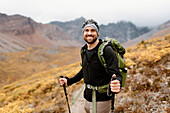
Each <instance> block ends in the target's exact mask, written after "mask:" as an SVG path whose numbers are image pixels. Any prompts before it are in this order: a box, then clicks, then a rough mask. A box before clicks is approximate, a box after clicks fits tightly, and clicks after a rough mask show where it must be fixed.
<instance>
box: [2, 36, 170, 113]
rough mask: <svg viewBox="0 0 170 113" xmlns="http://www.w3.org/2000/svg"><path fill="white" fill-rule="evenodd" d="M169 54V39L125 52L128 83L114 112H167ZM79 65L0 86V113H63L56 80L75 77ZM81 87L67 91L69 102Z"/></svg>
mask: <svg viewBox="0 0 170 113" xmlns="http://www.w3.org/2000/svg"><path fill="white" fill-rule="evenodd" d="M77 52H78V51H77ZM169 53H170V35H167V36H163V37H158V38H154V39H151V40H148V41H142V42H141V43H139V44H138V45H136V46H133V47H130V48H128V49H127V53H126V54H125V59H126V64H127V67H128V76H127V82H126V86H125V87H124V88H122V90H121V92H120V93H119V94H118V95H116V99H115V112H129V113H131V112H133V113H138V112H142V113H144V112H150V113H151V112H162V113H168V112H170V108H169V103H170V101H169V100H170V98H169V94H170V89H169V87H170V80H169V78H170V77H169V75H170V70H169V62H170V61H169V59H170V55H169ZM63 57H64V56H63ZM23 58H24V57H23ZM64 58H66V56H65V57H64ZM62 61H63V60H62ZM62 61H61V62H62ZM79 64H80V62H77V63H73V64H69V65H64V66H61V67H57V68H51V69H48V70H44V71H42V72H37V73H35V74H32V75H30V76H28V77H26V78H25V79H21V80H17V81H15V82H12V83H11V84H6V85H3V87H2V89H1V90H0V113H1V112H2V113H20V112H22V113H47V112H50V113H54V112H55V113H64V112H65V111H66V110H67V104H66V100H65V96H64V91H63V88H62V87H60V85H59V81H58V79H59V76H61V75H64V76H68V77H72V76H74V75H75V74H76V73H77V72H78V71H79V69H80V68H81V66H80V65H79ZM82 84H83V81H80V82H78V83H76V84H74V85H72V86H70V87H68V88H67V91H68V94H69V95H68V96H69V101H71V100H72V94H73V92H74V91H76V90H77V89H78V88H80V87H81V86H82Z"/></svg>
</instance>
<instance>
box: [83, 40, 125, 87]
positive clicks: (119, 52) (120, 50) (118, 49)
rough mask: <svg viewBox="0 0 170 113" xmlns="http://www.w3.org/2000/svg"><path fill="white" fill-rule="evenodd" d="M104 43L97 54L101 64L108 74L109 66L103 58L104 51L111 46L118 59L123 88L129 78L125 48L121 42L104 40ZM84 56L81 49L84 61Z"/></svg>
mask: <svg viewBox="0 0 170 113" xmlns="http://www.w3.org/2000/svg"><path fill="white" fill-rule="evenodd" d="M102 42H103V43H102V44H101V45H100V46H99V48H98V52H97V53H98V57H99V60H100V62H101V64H102V65H103V66H104V68H105V70H106V72H107V73H108V71H107V64H106V62H105V59H104V56H103V50H104V48H105V47H106V46H107V45H108V44H111V45H112V48H113V50H114V52H115V54H116V56H117V59H118V66H119V71H120V74H121V75H122V87H124V86H125V84H126V78H127V68H126V64H125V59H124V54H125V48H124V47H123V46H122V45H121V44H120V42H119V41H117V40H115V39H104V40H102ZM83 54H84V52H83V49H81V58H82V59H83Z"/></svg>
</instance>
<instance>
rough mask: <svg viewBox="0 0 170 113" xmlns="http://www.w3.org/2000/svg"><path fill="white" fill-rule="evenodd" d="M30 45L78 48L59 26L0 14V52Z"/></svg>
mask: <svg viewBox="0 0 170 113" xmlns="http://www.w3.org/2000/svg"><path fill="white" fill-rule="evenodd" d="M8 40H9V41H8ZM30 45H42V46H48V47H55V48H57V47H59V46H79V42H78V41H76V40H75V39H73V38H72V37H70V36H69V35H68V34H67V32H65V31H64V30H63V29H62V28H60V27H59V26H56V25H51V24H41V23H37V22H35V21H34V20H32V19H31V18H29V17H24V16H21V15H12V16H9V15H6V14H1V13H0V51H1V52H10V51H18V50H22V49H24V47H27V46H30ZM7 46H8V47H7Z"/></svg>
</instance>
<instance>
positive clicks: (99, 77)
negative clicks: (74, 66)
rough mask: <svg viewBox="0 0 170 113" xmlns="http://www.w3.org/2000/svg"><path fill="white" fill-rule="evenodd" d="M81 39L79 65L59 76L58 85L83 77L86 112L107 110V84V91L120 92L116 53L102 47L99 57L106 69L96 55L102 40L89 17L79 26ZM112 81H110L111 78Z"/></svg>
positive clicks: (109, 101) (71, 82)
mask: <svg viewBox="0 0 170 113" xmlns="http://www.w3.org/2000/svg"><path fill="white" fill-rule="evenodd" d="M82 31H83V38H84V40H85V41H86V44H85V45H84V46H83V47H82V49H81V57H82V68H81V70H80V71H79V72H78V73H77V74H76V75H75V76H74V77H72V78H60V83H61V85H63V84H65V85H72V84H73V83H76V82H78V81H80V80H81V79H82V78H84V83H85V86H86V87H85V90H84V98H85V99H86V100H87V101H86V104H85V107H84V108H85V111H86V113H109V112H110V109H111V96H108V95H107V91H108V90H107V88H108V86H109V85H110V87H111V91H112V92H115V93H118V92H120V86H121V82H122V76H121V74H120V72H119V67H118V61H117V57H116V54H115V53H114V51H113V49H112V47H111V46H106V47H105V48H104V53H103V56H104V58H105V59H106V64H107V70H108V72H106V70H105V68H104V66H103V65H101V62H100V60H99V58H98V54H97V53H98V48H99V46H100V45H101V44H102V43H103V42H102V41H101V40H99V39H98V36H99V26H98V24H97V22H96V21H94V20H93V19H90V20H87V21H85V22H84V23H83V26H82ZM113 76H114V77H116V80H113V81H111V78H112V77H113Z"/></svg>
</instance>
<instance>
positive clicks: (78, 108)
mask: <svg viewBox="0 0 170 113" xmlns="http://www.w3.org/2000/svg"><path fill="white" fill-rule="evenodd" d="M82 88H83V86H82V87H81V88H80V89H79V90H77V91H75V92H74V93H73V98H75V97H76V96H77V94H78V93H79V91H80V90H81V89H82ZM83 91H84V89H83ZM69 104H70V109H71V113H86V112H85V110H84V104H85V99H84V97H83V92H82V93H81V95H80V96H79V98H78V99H77V101H76V102H75V103H74V105H73V104H72V103H71V102H70V103H69ZM66 113H69V111H66Z"/></svg>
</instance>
